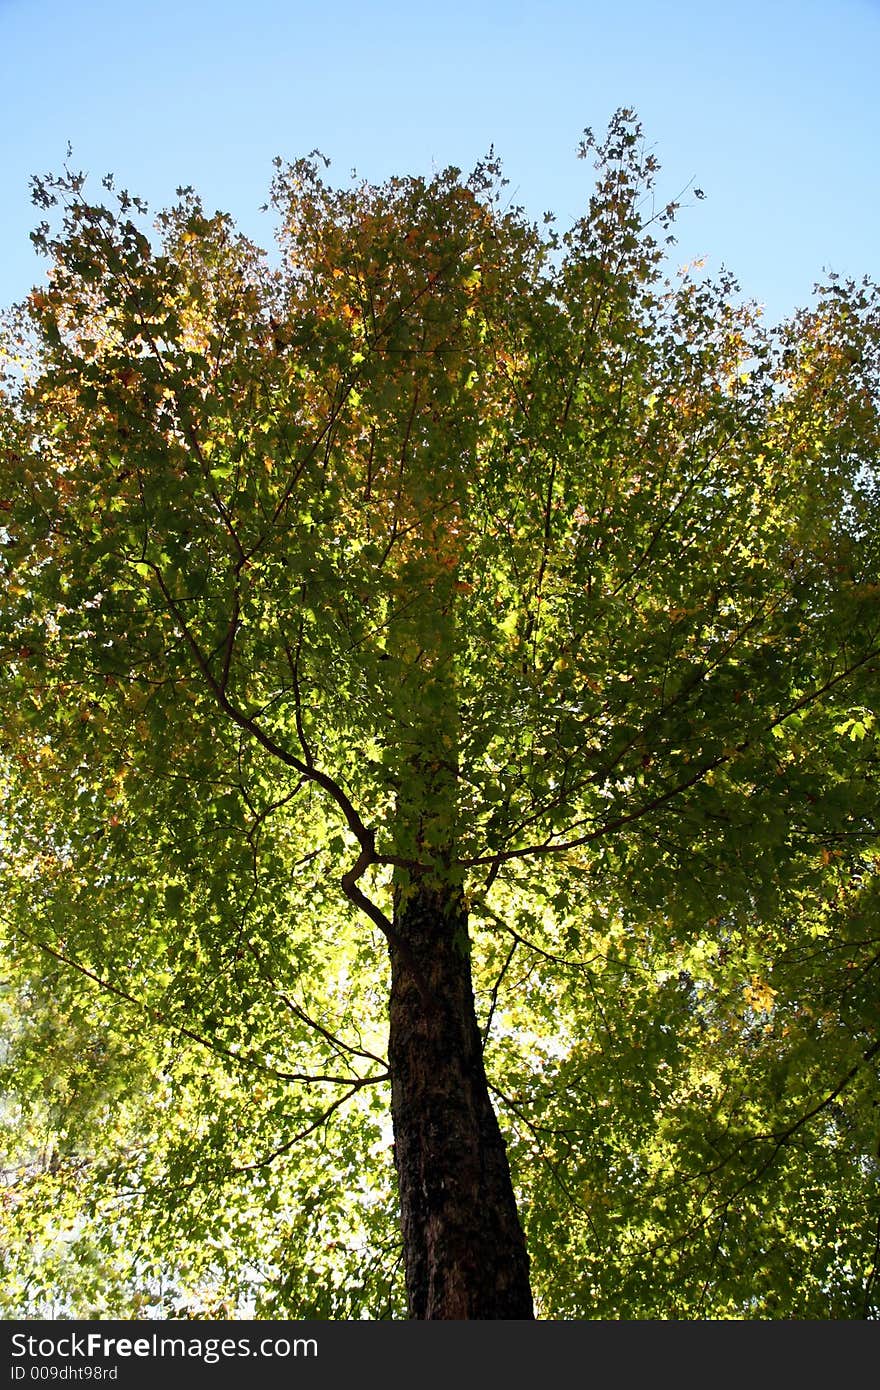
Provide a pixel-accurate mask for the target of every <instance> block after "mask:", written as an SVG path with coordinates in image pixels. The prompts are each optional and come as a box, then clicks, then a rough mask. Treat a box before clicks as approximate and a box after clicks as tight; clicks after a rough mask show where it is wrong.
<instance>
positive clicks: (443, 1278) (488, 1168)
mask: <svg viewBox="0 0 880 1390" xmlns="http://www.w3.org/2000/svg"><path fill="white" fill-rule="evenodd" d="M394 926H395V932H396V934H397V936H398V938H399V942H400V943H401V944H400V945H392V946H391V964H392V986H391V1007H390V1038H389V1061H390V1068H391V1107H392V1116H393V1121H394V1152H395V1163H396V1167H397V1177H398V1186H399V1194H400V1211H401V1225H402V1229H403V1249H404V1266H405V1270H406V1290H407V1300H408V1305H409V1315H410V1317H411V1318H426V1319H428V1318H459V1319H461V1318H467V1319H494V1318H510V1319H523V1318H526V1319H532V1318H534V1309H533V1306H532V1294H531V1289H530V1286H529V1261H528V1255H527V1253H526V1247H525V1240H524V1237H523V1233H522V1228H521V1226H520V1222H519V1216H518V1214H517V1210H516V1202H515V1199H514V1195H513V1188H512V1186H511V1181H510V1170H509V1167H508V1163H507V1153H506V1150H505V1146H504V1140H503V1139H502V1137H501V1132H500V1130H499V1128H498V1122H497V1120H496V1118H495V1112H494V1110H493V1108H492V1103H491V1100H490V1098H489V1091H488V1087H487V1084H486V1073H485V1070H484V1068H483V1055H482V1046H481V1040H480V1034H479V1030H478V1028H477V1020H476V1013H475V1009H474V997H473V989H472V985H471V972H470V956H469V951H468V940H467V915H466V912H465V911H464V909H463V907H462V906H461V905H460V903H459V902H458V901H457V899H454V898H451V897H450V896H449V895H446V894H443V893H442V892H440V891H439V890H434V889H427V888H425V887H424V886H421V885H417V886H416V887H415V888H410V889H408V890H406V891H402V892H399V893H398V897H397V903H396V907H395V920H394Z"/></svg>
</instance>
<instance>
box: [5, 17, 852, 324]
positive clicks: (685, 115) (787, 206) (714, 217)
mask: <svg viewBox="0 0 880 1390" xmlns="http://www.w3.org/2000/svg"><path fill="white" fill-rule="evenodd" d="M878 84H880V0H761V2H760V3H755V2H754V0H743V3H729V4H726V5H724V4H715V3H713V0H701V3H692V0H669V3H662V0H606V2H605V3H600V0H567V2H566V0H545V3H540V0H532V3H522V0H504V3H502V2H501V0H442V3H439V4H437V5H431V6H429V5H426V4H420V3H418V0H411V3H407V4H404V3H401V0H384V2H383V0H380V2H378V3H377V2H376V0H373V3H370V0H361V3H360V4H355V3H352V0H323V2H322V3H303V0H287V3H285V2H284V0H235V3H233V2H232V0H149V3H144V2H143V0H142V3H139V4H138V3H135V4H124V3H120V2H119V0H114V3H112V4H111V3H107V2H106V0H0V119H2V127H0V128H2V131H3V138H2V142H0V144H2V151H0V189H2V218H0V304H3V303H8V302H9V301H10V300H12V299H14V298H17V297H19V296H20V295H22V294H24V293H25V292H26V291H27V289H28V288H29V287H30V285H31V284H32V283H34V282H35V281H36V280H37V279H38V278H39V277H40V276H41V274H42V264H41V262H39V261H38V260H37V259H36V258H35V256H34V255H33V253H32V251H31V248H30V243H29V241H28V232H29V230H30V228H31V227H32V226H33V225H34V222H35V221H36V220H37V217H36V213H35V211H34V210H33V209H32V208H31V206H30V202H29V193H28V179H29V175H30V174H31V173H34V172H44V171H47V170H50V169H58V168H60V166H61V164H62V162H63V160H64V155H65V148H66V145H67V142H68V141H70V142H71V143H72V145H73V152H74V157H73V163H74V166H75V167H78V168H82V169H86V170H88V171H89V172H90V174H91V175H92V176H93V178H94V180H95V185H96V188H97V186H98V181H99V179H100V177H101V176H102V175H103V174H104V173H106V172H108V171H111V170H112V171H113V172H114V173H115V174H116V175H117V178H118V179H119V181H120V182H122V183H123V184H124V185H125V186H126V187H128V188H129V189H131V191H132V192H139V193H141V194H142V195H143V196H145V197H146V198H147V199H148V200H149V202H150V204H151V206H154V207H156V206H159V205H161V204H163V203H165V202H168V201H171V200H172V199H173V195H174V189H175V187H176V186H177V185H178V184H181V183H183V184H186V183H192V184H194V185H195V186H196V187H197V188H198V189H199V190H200V191H201V192H202V194H203V196H204V198H205V201H206V203H207V204H208V205H209V206H210V207H211V208H212V209H213V208H214V207H222V208H224V209H227V210H228V211H230V212H232V213H233V214H234V215H235V217H236V219H237V220H238V221H239V223H240V225H242V226H243V228H244V229H245V230H247V231H248V232H249V233H250V234H251V235H256V236H257V238H258V239H261V240H263V241H268V239H269V236H270V230H269V223H268V220H267V218H266V217H265V216H261V215H260V214H259V212H258V209H259V205H260V204H261V203H262V202H263V201H264V200H265V196H266V191H267V187H268V182H269V177H270V174H271V160H272V156H273V155H276V154H280V155H281V156H283V157H284V158H291V159H292V158H295V157H296V156H298V155H300V154H304V153H307V152H308V151H309V150H311V149H312V148H313V147H314V146H318V147H320V149H321V150H323V151H324V152H325V153H326V154H327V155H328V156H329V157H330V158H331V160H332V161H333V170H334V172H335V173H336V174H337V175H338V176H339V178H340V179H341V178H344V177H345V176H347V175H348V173H349V171H350V170H351V169H352V168H353V167H355V168H356V169H357V171H358V173H359V174H361V175H364V176H366V177H369V178H376V179H378V178H381V177H383V176H385V175H387V174H389V173H392V172H401V173H403V172H407V173H426V172H430V170H431V168H432V166H437V167H443V166H445V165H447V164H457V165H460V166H462V167H464V168H465V169H467V168H469V167H470V166H471V165H472V164H473V163H474V161H475V160H476V159H477V158H478V157H479V156H480V155H481V154H482V153H484V152H485V151H486V149H487V148H488V146H489V145H490V144H492V143H494V145H495V147H496V149H497V151H498V152H499V153H500V154H501V156H502V158H503V160H504V163H505V167H506V172H507V174H508V177H509V178H510V180H511V189H512V190H513V192H514V193H515V196H516V201H518V202H522V203H524V204H525V206H526V207H527V209H528V210H529V211H530V212H531V213H533V214H534V215H535V216H536V217H537V216H540V215H541V213H543V212H544V210H545V209H553V210H554V211H555V212H556V213H557V214H558V215H559V217H560V219H561V220H562V221H563V222H565V221H566V220H568V219H570V218H573V217H575V216H576V215H577V214H578V213H579V211H580V210H581V209H582V207H583V205H584V201H585V199H586V197H587V195H588V191H589V185H590V174H591V172H592V171H591V169H590V167H589V166H588V165H586V164H584V163H582V162H579V161H578V160H577V159H576V158H575V149H576V146H577V142H578V139H579V137H580V133H581V131H582V130H583V128H584V126H587V125H589V126H592V127H593V128H594V129H595V130H597V131H599V130H602V129H604V127H605V125H606V123H607V121H608V118H609V116H610V115H611V113H612V112H613V110H614V109H615V108H616V107H618V106H632V107H635V109H636V110H637V112H638V114H639V116H640V117H641V119H642V122H643V124H644V126H645V130H646V134H647V136H648V139H649V141H650V143H651V144H652V145H653V146H654V148H655V152H656V154H657V155H658V157H659V159H660V161H661V164H662V166H663V170H662V174H661V193H662V195H663V196H664V197H673V196H675V195H676V194H677V193H678V192H679V190H680V189H681V188H682V187H683V186H684V185H686V184H687V183H688V182H689V181H691V180H693V181H694V182H695V183H696V185H697V186H698V187H700V188H702V189H704V190H705V192H706V195H707V196H706V200H705V201H704V202H702V203H695V204H694V206H693V207H692V208H690V209H689V210H687V211H685V213H684V214H683V217H682V221H681V224H680V246H679V248H678V249H677V250H676V252H675V253H674V255H675V258H676V260H681V261H684V260H685V259H689V258H691V257H692V256H695V255H703V254H704V255H706V257H707V269H708V270H709V271H717V270H718V269H719V268H720V266H721V265H722V264H725V265H727V266H728V267H729V268H730V269H731V270H733V271H734V272H735V273H736V274H737V275H738V276H739V278H740V280H741V281H742V283H743V288H744V289H745V290H746V292H747V293H749V294H750V295H754V296H755V297H756V298H758V299H759V300H761V301H763V302H764V303H765V305H766V310H767V315H768V317H770V318H772V319H776V318H779V317H781V316H783V315H785V314H787V313H788V312H790V311H791V310H792V309H793V308H795V307H796V306H797V305H799V304H802V303H805V302H807V301H809V298H810V295H811V291H812V286H813V283H814V281H815V280H816V279H817V278H819V277H820V276H821V275H822V273H823V269H825V268H831V269H836V270H838V271H839V272H840V273H842V274H847V273H853V274H862V273H866V274H869V275H871V276H872V277H875V278H880V238H878V231H877V229H878V226H880V172H878V171H880V161H878V154H877V152H878V148H880V85H878Z"/></svg>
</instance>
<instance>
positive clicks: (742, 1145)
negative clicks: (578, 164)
mask: <svg viewBox="0 0 880 1390" xmlns="http://www.w3.org/2000/svg"><path fill="white" fill-rule="evenodd" d="M581 153H582V154H583V155H590V154H595V156H596V159H597V167H598V181H597V187H596V191H595V193H594V195H593V197H592V199H591V201H590V204H589V208H588V210H587V212H586V214H585V216H584V217H583V218H582V219H581V220H579V221H578V222H576V223H575V225H574V226H573V227H572V228H571V230H570V231H568V232H567V233H565V234H564V235H559V234H558V233H557V232H556V231H555V229H554V226H553V223H552V221H549V220H548V222H547V223H546V224H545V227H544V228H543V230H542V229H539V228H537V227H535V226H534V225H532V224H531V223H530V222H529V221H528V219H527V218H526V217H525V215H524V214H523V212H522V211H521V210H520V209H517V208H511V207H509V206H507V205H506V203H505V200H504V198H505V195H504V191H503V190H504V184H503V180H502V179H501V175H500V170H499V168H498V165H497V163H496V161H495V160H494V157H493V156H491V155H490V157H489V158H488V159H487V160H486V161H485V162H484V163H483V164H482V165H480V166H479V167H478V168H477V170H476V171H475V172H474V174H473V175H472V176H471V177H470V178H469V179H468V180H465V181H463V180H462V178H461V176H460V173H459V171H458V170H455V169H450V170H446V171H444V172H443V173H442V174H440V175H437V176H436V177H435V178H433V179H432V180H430V181H426V180H424V179H417V178H409V179H393V180H390V181H389V182H388V183H387V184H383V185H381V186H378V187H377V186H371V185H368V184H363V185H358V186H354V187H349V188H344V189H336V188H332V187H331V186H330V185H329V184H328V183H327V182H326V181H325V180H324V178H323V177H322V174H321V160H320V157H318V156H315V155H312V156H310V157H309V158H308V159H305V160H300V161H298V162H297V163H295V164H294V165H292V166H284V165H281V164H280V163H279V165H278V168H277V175H276V179H275V183H274V186H273V190H272V204H273V207H274V208H275V211H276V213H277V216H278V221H279V245H280V257H279V258H278V259H277V261H271V260H269V259H268V258H267V257H265V256H264V255H263V253H261V252H260V251H259V250H258V249H257V248H256V247H254V246H253V245H252V244H251V243H250V242H249V241H247V240H246V239H245V238H243V237H241V236H238V235H236V234H235V232H234V230H233V228H232V226H231V224H230V221H229V219H228V218H226V217H225V216H223V215H221V214H215V215H214V216H208V215H207V214H206V213H205V211H204V209H203V208H202V206H201V204H200V203H199V201H198V199H197V198H196V196H195V195H194V193H193V192H192V191H191V190H180V191H179V199H178V203H177V204H176V206H175V207H174V208H173V209H171V210H170V211H169V212H166V213H163V214H161V215H160V216H159V218H158V219H157V221H156V223H155V230H156V232H157V234H158V240H156V239H154V238H151V235H150V233H149V231H148V230H146V229H145V228H144V225H143V215H144V213H145V209H144V208H143V207H142V205H141V204H140V203H139V202H138V200H137V199H134V198H132V197H131V196H130V195H129V194H127V193H126V192H124V191H122V192H120V193H118V194H116V195H115V197H116V205H115V208H113V209H111V208H109V207H106V206H102V205H98V204H95V203H92V202H90V201H88V200H87V199H86V197H85V191H84V190H85V184H84V180H83V178H82V176H80V175H77V174H73V173H69V172H68V173H66V174H65V175H64V176H62V177H60V178H46V179H41V180H37V181H36V183H35V196H36V199H37V201H38V203H40V204H42V205H43V206H44V207H46V208H47V209H48V210H50V211H51V210H55V209H60V211H61V226H60V228H59V229H57V230H54V231H53V229H52V228H51V226H50V225H49V224H44V226H43V227H42V228H41V229H40V230H39V231H38V233H37V238H36V239H37V243H38V245H39V246H40V247H41V248H42V249H43V250H44V251H45V252H46V253H47V255H49V256H50V258H51V262H52V266H51V270H50V273H49V277H48V280H47V283H46V285H45V286H44V287H43V288H42V289H39V290H37V291H35V292H34V293H33V294H32V295H31V297H30V299H29V301H28V302H27V303H26V304H25V305H24V306H22V307H21V308H20V309H19V310H17V311H15V312H14V313H13V314H12V315H11V316H10V323H9V331H8V333H7V355H8V359H9V362H10V366H9V369H8V372H7V378H6V394H5V403H4V411H3V417H2V431H3V476H4V482H3V487H2V493H3V498H4V500H3V507H4V511H5V514H6V519H5V525H4V530H3V541H4V544H3V549H2V555H3V563H4V566H5V571H6V592H7V602H6V605H5V613H4V637H3V640H4V645H5V661H4V669H3V676H2V680H3V702H4V717H5V729H6V734H5V743H4V751H5V760H6V761H5V776H6V781H7V800H6V804H7V808H8V809H7V813H6V816H5V818H4V822H3V836H4V848H5V860H6V865H7V871H6V872H5V874H4V879H5V882H4V903H5V909H4V912H5V918H6V927H7V935H8V952H9V955H10V959H11V961H12V962H13V963H14V965H15V970H14V973H13V974H11V976H10V980H11V983H10V986H9V987H8V1009H9V1015H10V1023H9V1029H8V1032H9V1036H10V1045H9V1049H8V1057H7V1071H8V1074H9V1082H10V1087H11V1088H12V1094H14V1095H15V1096H17V1098H18V1101H17V1103H18V1104H20V1105H21V1106H22V1107H23V1110H22V1111H21V1112H16V1114H15V1116H14V1117H13V1119H14V1129H15V1132H16V1135H17V1136H18V1137H17V1138H16V1139H15V1140H14V1141H13V1143H12V1149H13V1158H14V1162H15V1163H16V1164H18V1165H20V1168H19V1170H17V1173H16V1176H15V1178H14V1180H13V1181H11V1183H10V1188H9V1192H8V1196H9V1209H10V1210H11V1211H13V1212H14V1220H15V1223H16V1225H17V1227H18V1229H19V1231H24V1232H25V1234H26V1236H27V1238H28V1244H29V1250H30V1253H29V1254H28V1255H27V1257H25V1258H23V1259H22V1261H21V1263H20V1264H18V1265H17V1264H16V1263H15V1261H16V1259H18V1258H19V1256H17V1255H16V1254H15V1251H16V1249H18V1250H19V1251H20V1250H21V1245H20V1242H19V1244H18V1245H16V1242H15V1241H14V1240H13V1241H12V1246H11V1249H12V1253H11V1255H10V1260H11V1264H10V1273H11V1275H13V1276H14V1278H13V1280H12V1285H11V1287H14V1288H15V1289H16V1290H17V1291H16V1292H15V1293H14V1294H13V1295H12V1297H13V1298H15V1299H17V1300H18V1306H21V1307H24V1306H31V1307H33V1306H45V1304H42V1305H41V1304H40V1300H41V1299H44V1298H45V1297H46V1296H47V1292H48V1291H53V1290H54V1291H55V1294H56V1296H57V1297H58V1298H60V1300H61V1306H62V1307H71V1306H74V1307H79V1308H82V1307H84V1306H88V1307H89V1308H92V1309H93V1308H95V1307H97V1308H98V1309H99V1311H104V1312H106V1313H108V1314H112V1313H113V1312H118V1311H119V1310H121V1309H122V1310H124V1309H126V1308H127V1309H129V1310H131V1309H134V1310H135V1311H136V1310H137V1309H138V1308H139V1307H141V1306H143V1305H144V1301H145V1300H149V1299H152V1300H153V1301H154V1306H158V1307H159V1308H160V1309H167V1308H169V1307H170V1308H175V1309H178V1310H179V1309H180V1308H189V1309H193V1310H195V1311H197V1312H199V1311H200V1312H201V1313H202V1314H204V1313H205V1312H207V1313H208V1314H209V1315H210V1314H211V1313H213V1314H215V1315H218V1314H219V1315H226V1314H228V1313H229V1311H230V1310H233V1311H234V1310H236V1309H240V1308H242V1307H249V1306H255V1307H256V1309H257V1311H258V1315H260V1316H263V1315H267V1316H272V1315H280V1316H285V1315H289V1314H291V1313H293V1314H295V1315H312V1316H320V1317H338V1316H358V1315H369V1316H398V1315H400V1314H401V1312H402V1311H403V1304H402V1302H401V1293H400V1289H399V1283H398V1280H397V1275H396V1269H397V1267H398V1265H399V1263H400V1259H401V1255H402V1263H403V1268H404V1271H405V1288H406V1305H405V1306H406V1309H407V1311H408V1314H409V1316H412V1317H417V1318H462V1317H464V1318H510V1317H513V1318H527V1317H530V1316H532V1297H533V1293H532V1287H531V1285H534V1291H535V1293H536V1294H537V1299H538V1311H539V1314H540V1315H542V1316H551V1317H557V1316H561V1317H589V1316H593V1315H596V1316H606V1317H607V1316H611V1317H619V1316H630V1317H641V1316H650V1317H657V1316H675V1317H700V1316H735V1317H736V1316H739V1317H742V1316H746V1317H749V1316H792V1315H797V1316H805V1315H806V1316H817V1317H824V1316H832V1317H863V1316H869V1315H871V1314H872V1313H874V1312H876V1297H877V1295H876V1287H875V1274H874V1270H875V1266H876V1259H877V1244H878V1232H880V1224H878V1223H880V1206H878V1199H877V1188H876V1174H877V1161H878V1157H877V1127H876V1112H875V1109H874V1103H875V1099H876V1094H877V1085H876V1083H877V1063H876V1059H877V1055H878V1051H880V1042H878V1040H877V1038H876V1016H877V1009H876V1005H877V993H876V978H877V972H876V969H875V966H876V964H877V961H878V960H880V950H878V942H880V935H878V930H877V916H876V872H875V866H876V852H877V851H876V843H877V841H876V829H877V826H876V813H877V778H876V772H877V764H876V753H875V745H874V724H873V719H874V710H875V708H876V703H877V700H876V694H877V659H878V656H880V615H878V605H877V595H878V592H880V590H878V586H877V584H876V582H875V579H876V562H877V534H878V531H877V493H876V472H875V464H874V460H875V457H876V447H877V439H878V416H877V369H878V328H880V316H878V300H877V295H876V292H875V291H874V289H873V287H872V286H870V285H868V284H867V283H865V284H862V285H856V284H850V283H847V284H841V283H839V282H835V281H831V282H829V284H828V285H827V286H826V287H825V288H824V289H823V290H821V291H820V293H819V295H818V298H817V301H816V305H815V307H814V309H812V310H811V311H809V312H805V313H803V314H801V315H798V316H796V317H795V319H793V320H792V322H791V323H790V324H788V325H787V326H785V327H784V328H783V329H781V330H779V331H778V332H774V331H772V330H771V331H768V330H765V329H764V328H763V327H762V325H761V322H760V315H759V313H758V311H757V309H756V307H755V306H754V305H751V304H748V303H743V302H742V301H741V299H740V296H739V293H738V290H737V287H736V285H735V283H734V282H733V281H732V279H731V278H730V277H728V276H727V275H722V276H721V278H720V280H719V281H718V282H717V283H712V282H710V281H698V280H697V279H696V278H695V277H694V276H693V274H692V273H683V274H682V275H681V276H679V277H678V278H677V279H675V280H673V281H670V280H669V279H668V278H664V277H665V245H664V244H661V242H659V241H658V240H657V236H658V234H666V235H667V239H671V233H669V226H670V223H671V222H672V219H673V217H674V214H675V211H676V206H675V204H669V205H667V206H665V207H664V208H663V209H662V211H660V212H659V213H654V212H652V208H653V204H652V201H651V199H652V189H653V184H654V178H655V175H656V163H655V161H654V159H653V156H652V155H650V154H649V153H647V152H646V151H645V148H644V144H643V141H642V138H641V132H640V130H639V127H638V125H637V123H636V122H635V120H634V118H633V117H632V116H631V114H630V113H627V112H621V113H619V114H618V116H617V117H616V118H615V120H614V121H613V122H612V125H611V127H610V129H609V132H608V135H607V137H606V139H605V140H604V142H603V143H602V144H601V145H600V146H598V147H597V146H596V144H595V142H594V141H593V139H592V137H591V136H590V135H589V133H587V136H586V137H585V140H584V142H583V145H582V149H581ZM105 184H106V186H107V189H108V192H111V193H112V192H113V186H112V180H110V179H107V180H105ZM386 1042H387V1046H386ZM496 1108H497V1110H498V1113H499V1115H500V1116H501V1118H502V1121H503V1123H504V1126H505V1130H506V1140H507V1142H506V1143H505V1139H504V1138H503V1137H502V1133H501V1130H500V1128H499V1124H498V1121H497V1120H496ZM388 1109H390V1115H391V1119H392V1122H393V1158H394V1173H395V1177H396V1184H395V1188H396V1190H391V1188H390V1186H389V1182H388V1169H389V1167H390V1157H391V1153H390V1148H391V1134H390V1133H389V1127H388V1124H387V1120H386V1115H387V1111H388ZM21 1114H26V1115H27V1116H28V1123H29V1124H30V1125H31V1126H32V1129H31V1131H30V1132H29V1133H28V1135H27V1136H26V1142H25V1143H24V1144H23V1143H22V1139H21V1134H22V1127H23V1122H22V1120H21V1118H20V1115H21ZM49 1136H51V1142H50V1139H49ZM508 1152H509V1154H510V1158H511V1161H512V1167H513V1173H514V1182H513V1183H511V1176H510V1172H509V1169H508ZM10 1171H11V1170H10ZM60 1182H61V1183H63V1190H64V1192H65V1193H66V1194H67V1196H66V1199H65V1200H66V1202H67V1204H68V1206H69V1211H70V1220H69V1224H70V1230H69V1231H67V1232H64V1231H61V1230H60V1229H59V1227H60V1219H59V1213H58V1210H57V1209H53V1203H54V1202H56V1201H57V1193H58V1190H59V1183H60ZM515 1191H516V1192H517V1193H518V1196H519V1213H518V1210H517V1203H516V1201H515V1197H514V1192H515ZM520 1214H521V1215H522V1218H523V1224H524V1225H525V1228H526V1230H527V1232H528V1247H529V1255H528V1256H527V1254H526V1243H525V1241H524V1238H523V1232H522V1229H521V1224H520ZM398 1217H399V1223H400V1224H399V1231H400V1233H401V1236H402V1245H401V1236H398V1235H397V1234H396V1231H397V1229H398V1228H397V1220H398ZM71 1251H72V1252H73V1267H71V1262H70V1257H71ZM34 1252H36V1254H35V1253H34ZM41 1261H42V1263H41ZM530 1261H531V1276H530V1272H529V1264H530ZM77 1267H83V1268H86V1267H87V1268H88V1269H91V1270H92V1271H93V1272H94V1273H93V1278H92V1282H91V1284H88V1282H87V1278H86V1276H85V1275H83V1276H80V1275H79V1274H77V1273H76V1269H77ZM17 1270H20V1274H19V1273H16V1271H17ZM65 1271H67V1273H66V1272H65ZM16 1281H18V1282H16ZM132 1289H136V1290H137V1294H136V1296H133V1295H132ZM65 1290H68V1291H67V1292H65ZM133 1297H134V1301H132V1300H133ZM249 1299H252V1300H256V1301H255V1303H254V1304H251V1303H249V1302H248V1300H249ZM28 1300H30V1304H29V1303H28ZM65 1300H66V1301H65ZM138 1300H140V1301H139V1302H138Z"/></svg>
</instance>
